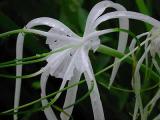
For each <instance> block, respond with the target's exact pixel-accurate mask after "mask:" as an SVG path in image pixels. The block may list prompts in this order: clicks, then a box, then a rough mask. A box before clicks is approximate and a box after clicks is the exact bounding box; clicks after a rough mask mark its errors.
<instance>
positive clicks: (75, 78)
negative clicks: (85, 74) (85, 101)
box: [60, 70, 81, 120]
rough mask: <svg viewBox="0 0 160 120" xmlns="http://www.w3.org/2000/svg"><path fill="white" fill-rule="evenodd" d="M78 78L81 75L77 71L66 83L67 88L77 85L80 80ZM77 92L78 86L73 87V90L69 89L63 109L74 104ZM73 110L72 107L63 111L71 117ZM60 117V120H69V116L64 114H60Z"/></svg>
mask: <svg viewBox="0 0 160 120" xmlns="http://www.w3.org/2000/svg"><path fill="white" fill-rule="evenodd" d="M80 77H81V73H79V72H78V71H77V70H75V71H74V75H73V77H72V78H71V80H70V81H69V83H68V86H70V85H73V84H75V83H78V82H79V80H80ZM77 90H78V86H74V87H73V88H70V89H68V90H67V93H66V98H65V102H64V105H63V108H65V107H68V106H70V105H72V104H74V103H75V100H76V95H77ZM73 108H74V106H72V107H70V108H67V109H65V112H66V113H68V114H69V115H71V114H72V111H73ZM60 116H61V119H62V120H69V118H70V117H69V116H66V115H65V114H64V113H61V114H60Z"/></svg>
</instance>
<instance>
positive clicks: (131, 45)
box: [129, 32, 149, 51]
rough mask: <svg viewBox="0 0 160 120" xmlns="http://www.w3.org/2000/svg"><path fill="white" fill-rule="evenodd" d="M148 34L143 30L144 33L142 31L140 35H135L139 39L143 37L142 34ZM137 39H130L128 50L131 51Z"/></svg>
mask: <svg viewBox="0 0 160 120" xmlns="http://www.w3.org/2000/svg"><path fill="white" fill-rule="evenodd" d="M148 34H149V32H145V33H142V34H140V35H137V36H136V37H137V38H138V39H141V38H142V37H144V36H146V35H148ZM137 42H138V41H136V39H132V41H131V43H130V46H129V50H130V51H132V50H133V49H134V48H135V45H136V43H137Z"/></svg>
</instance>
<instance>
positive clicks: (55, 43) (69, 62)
mask: <svg viewBox="0 0 160 120" xmlns="http://www.w3.org/2000/svg"><path fill="white" fill-rule="evenodd" d="M108 7H112V8H115V9H116V10H120V11H125V8H124V7H122V6H121V5H119V4H116V3H113V2H111V1H102V2H100V3H98V4H96V5H95V6H94V7H93V9H92V10H91V11H90V13H89V15H88V18H87V21H86V27H85V32H84V35H83V37H79V36H78V35H76V34H75V33H73V32H72V31H71V30H70V29H69V28H68V27H66V26H65V25H64V24H62V23H61V22H59V21H57V20H55V19H52V18H47V17H41V18H37V19H34V20H32V21H30V22H29V23H28V24H27V25H26V27H25V28H26V29H28V30H29V31H30V32H32V33H35V34H39V35H42V36H45V37H46V38H47V40H46V44H48V45H49V48H50V49H51V50H52V51H54V50H57V49H60V48H63V47H66V46H72V47H70V48H68V49H65V50H63V51H60V52H57V53H55V54H52V55H49V56H48V57H47V58H45V59H46V61H47V62H48V63H47V65H46V66H45V67H44V68H42V69H41V70H40V71H39V72H37V73H36V74H40V73H42V76H41V91H42V92H41V96H42V97H43V96H46V92H45V89H46V83H47V79H48V76H49V75H51V76H54V77H56V78H62V84H61V86H60V89H62V88H63V87H64V86H65V85H66V83H67V81H69V83H68V84H73V83H75V82H78V81H79V80H80V77H81V75H82V74H84V76H85V79H86V82H87V85H88V87H90V86H91V81H94V89H93V91H92V93H91V94H90V98H91V104H92V108H93V113H94V119H95V120H104V119H105V118H104V112H103V107H102V103H101V100H100V95H99V91H98V87H97V83H96V81H95V77H94V74H93V70H92V66H91V63H90V59H89V57H88V52H89V50H90V49H92V50H93V51H96V49H97V48H98V47H99V45H100V39H99V36H100V35H103V34H106V33H110V32H113V31H114V30H113V29H106V30H100V31H97V30H96V27H95V28H93V26H95V23H96V21H97V19H98V18H101V15H102V13H103V12H104V11H105V9H107V8H108ZM112 18H114V17H113V16H111V17H109V16H108V19H107V20H109V19H112ZM39 25H45V26H49V27H51V29H50V30H49V31H48V32H44V31H39V30H35V29H31V28H33V27H35V26H39ZM128 27H129V23H128V19H126V18H120V28H123V29H128ZM127 37H128V34H127V33H123V32H120V35H119V47H118V50H120V51H121V52H124V49H125V47H126V43H127ZM23 41H24V33H20V34H19V35H18V38H17V59H21V58H22V57H23V54H22V53H23ZM122 43H123V44H122ZM118 66H119V65H117V66H116V69H117V68H118ZM114 69H115V68H114ZM116 69H115V70H116ZM115 70H114V71H115ZM16 75H17V76H21V75H22V65H18V66H17V74H16ZM20 88H21V79H20V78H17V80H16V90H15V103H14V107H15V108H16V107H17V106H18V105H19V98H20ZM77 89H78V87H77V86H76V87H74V88H71V89H69V90H67V94H66V99H65V102H64V108H65V107H67V106H69V105H71V104H73V103H74V102H75V99H76V94H77ZM59 96H60V94H57V95H56V97H55V98H57V99H58V97H59ZM47 104H48V101H47V100H46V99H45V100H42V105H43V106H45V105H47ZM65 111H66V112H67V113H68V114H69V115H71V114H72V111H73V107H70V108H68V109H66V110H65ZM15 112H17V110H16V111H15ZM44 112H45V115H46V117H47V119H48V120H57V118H56V115H55V114H54V112H53V111H52V109H51V107H48V108H46V109H45V110H44ZM14 119H17V115H15V116H14ZM61 119H63V120H67V119H69V117H68V116H66V115H65V114H63V113H61Z"/></svg>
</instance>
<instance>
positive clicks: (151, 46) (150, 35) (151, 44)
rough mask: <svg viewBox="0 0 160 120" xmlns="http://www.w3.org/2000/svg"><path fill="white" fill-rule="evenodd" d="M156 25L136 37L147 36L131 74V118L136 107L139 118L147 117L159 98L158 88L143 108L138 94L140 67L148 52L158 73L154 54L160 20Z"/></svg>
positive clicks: (157, 48) (157, 44)
mask: <svg viewBox="0 0 160 120" xmlns="http://www.w3.org/2000/svg"><path fill="white" fill-rule="evenodd" d="M157 27H159V28H155V26H154V28H153V29H152V30H151V32H146V33H143V34H140V35H138V36H137V37H138V38H141V37H144V36H147V38H146V40H145V42H146V44H145V52H144V53H143V55H142V56H141V58H140V59H139V60H138V62H137V65H136V68H135V72H134V76H133V80H132V82H133V88H134V89H135V94H136V103H135V110H134V116H133V120H136V116H137V113H138V109H140V113H141V119H143V120H146V119H147V117H148V114H149V113H150V112H151V111H152V109H153V107H154V105H155V103H156V102H157V100H158V99H159V98H160V95H159V91H160V90H158V92H157V93H156V95H155V96H154V97H153V98H152V100H151V101H150V102H149V103H148V104H147V105H146V107H145V108H144V109H143V104H142V100H141V95H140V90H141V76H140V67H141V65H142V63H143V61H144V59H146V60H147V61H148V54H149V53H150V55H151V56H152V63H153V65H154V67H155V68H156V69H157V71H158V72H159V73H160V67H159V65H158V63H157V61H156V60H155V55H156V53H157V55H158V56H159V50H160V44H159V43H160V31H159V29H160V22H159V25H158V24H157ZM135 44H136V41H135V40H132V42H131V44H130V47H129V48H130V51H132V50H133V49H134V48H135Z"/></svg>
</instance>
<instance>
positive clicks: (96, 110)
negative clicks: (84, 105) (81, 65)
mask: <svg viewBox="0 0 160 120" xmlns="http://www.w3.org/2000/svg"><path fill="white" fill-rule="evenodd" d="M89 74H91V73H88V72H85V73H84V75H85V79H86V82H87V85H88V88H91V81H94V88H93V91H92V92H91V94H90V98H91V104H92V109H93V115H94V120H105V118H104V112H103V107H102V102H101V99H100V95H99V91H98V86H97V83H96V80H95V79H94V80H93V79H92V80H91V79H90V75H89Z"/></svg>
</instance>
